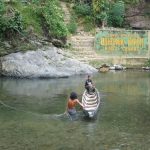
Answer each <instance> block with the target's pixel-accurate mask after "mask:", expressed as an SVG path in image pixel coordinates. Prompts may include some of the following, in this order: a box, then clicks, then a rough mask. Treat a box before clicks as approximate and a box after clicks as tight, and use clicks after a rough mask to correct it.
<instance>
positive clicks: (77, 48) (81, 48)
mask: <svg viewBox="0 0 150 150" xmlns="http://www.w3.org/2000/svg"><path fill="white" fill-rule="evenodd" d="M72 48H73V49H76V50H91V49H92V48H93V46H88V47H85V46H84V47H81V46H77V47H75V46H74V47H72Z"/></svg>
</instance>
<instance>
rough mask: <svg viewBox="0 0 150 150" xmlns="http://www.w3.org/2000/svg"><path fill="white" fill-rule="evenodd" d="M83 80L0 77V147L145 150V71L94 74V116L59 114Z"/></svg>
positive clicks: (149, 119)
mask: <svg viewBox="0 0 150 150" xmlns="http://www.w3.org/2000/svg"><path fill="white" fill-rule="evenodd" d="M84 80H85V77H84V76H79V77H71V78H68V79H51V80H50V79H46V80H42V79H35V80H25V79H23V80H21V79H18V80H17V79H8V78H0V100H1V101H0V150H150V72H138V71H136V72H114V73H113V72H109V73H106V74H97V75H95V76H94V77H93V81H94V82H95V83H96V87H97V88H98V89H99V91H100V94H101V106H100V110H99V112H98V117H97V120H95V121H86V120H84V119H82V117H80V118H79V119H78V120H77V121H70V120H69V119H68V118H67V117H66V116H63V115H61V114H63V112H64V110H65V105H66V100H67V97H68V95H69V93H70V92H71V91H76V92H78V94H79V95H80V98H81V94H82V93H83V90H84V86H83V83H84ZM78 110H79V112H80V113H82V112H81V109H80V108H78Z"/></svg>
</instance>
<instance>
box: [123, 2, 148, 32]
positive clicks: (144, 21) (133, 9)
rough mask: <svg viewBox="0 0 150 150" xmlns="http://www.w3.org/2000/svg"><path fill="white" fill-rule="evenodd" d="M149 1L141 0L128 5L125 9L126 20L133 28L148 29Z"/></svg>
mask: <svg viewBox="0 0 150 150" xmlns="http://www.w3.org/2000/svg"><path fill="white" fill-rule="evenodd" d="M149 10H150V2H149V1H146V0H141V2H140V3H138V4H137V5H130V6H128V9H127V10H126V17H125V19H126V21H127V22H128V24H129V25H130V26H131V27H132V28H135V29H148V30H149V29H150V13H149Z"/></svg>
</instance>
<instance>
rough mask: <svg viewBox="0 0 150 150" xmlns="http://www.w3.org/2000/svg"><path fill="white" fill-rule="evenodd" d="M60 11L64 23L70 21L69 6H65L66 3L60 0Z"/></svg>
mask: <svg viewBox="0 0 150 150" xmlns="http://www.w3.org/2000/svg"><path fill="white" fill-rule="evenodd" d="M60 5H61V8H62V11H63V12H64V22H65V24H68V23H69V22H70V11H69V8H68V7H67V4H66V3H65V2H62V1H61V2H60Z"/></svg>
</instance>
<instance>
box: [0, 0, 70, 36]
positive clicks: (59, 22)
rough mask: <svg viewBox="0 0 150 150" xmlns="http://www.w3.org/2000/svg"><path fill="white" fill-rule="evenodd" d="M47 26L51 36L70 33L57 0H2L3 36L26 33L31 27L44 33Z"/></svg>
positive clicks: (39, 33)
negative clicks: (6, 0)
mask: <svg viewBox="0 0 150 150" xmlns="http://www.w3.org/2000/svg"><path fill="white" fill-rule="evenodd" d="M45 26H46V27H47V28H46V30H47V32H48V33H49V37H51V38H53V37H54V38H59V37H66V36H67V34H68V30H67V27H66V26H65V24H64V21H63V16H62V11H61V8H60V7H59V4H58V1H57V0H45V1H43V0H25V1H22V2H20V1H19V0H13V1H9V2H3V1H0V36H1V38H5V37H6V38H9V37H10V38H11V37H13V36H15V35H16V34H18V33H25V31H26V30H28V28H29V27H33V29H34V32H35V33H37V34H38V35H42V34H43V33H44V32H43V31H42V29H43V27H45ZM8 33H9V35H8Z"/></svg>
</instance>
